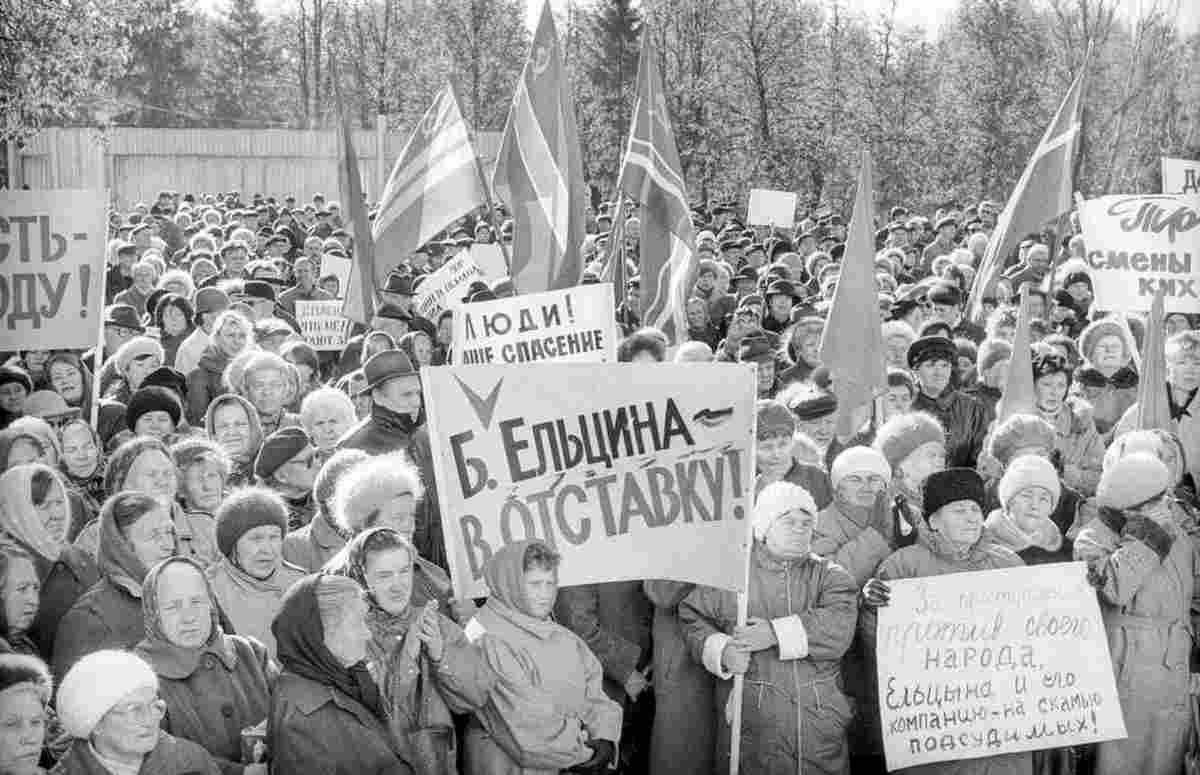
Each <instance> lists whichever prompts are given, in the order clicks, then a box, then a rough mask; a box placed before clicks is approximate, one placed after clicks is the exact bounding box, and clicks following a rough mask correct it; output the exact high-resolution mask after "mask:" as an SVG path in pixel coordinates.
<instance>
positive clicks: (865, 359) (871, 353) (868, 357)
mask: <svg viewBox="0 0 1200 775" xmlns="http://www.w3.org/2000/svg"><path fill="white" fill-rule="evenodd" d="M873 192H874V169H873V166H872V164H871V154H870V152H868V151H863V155H862V166H861V167H860V169H859V171H858V190H857V192H856V193H855V195H854V212H853V214H851V216H850V228H849V230H848V232H847V235H846V252H845V255H844V256H843V257H842V272H841V275H840V276H839V277H838V282H837V289H836V290H835V291H834V292H833V303H832V304H831V305H830V307H829V322H828V324H826V326H825V330H824V333H822V334H821V349H820V351H819V352H820V359H821V363H822V364H824V365H825V366H826V367H827V368H828V369H829V374H830V377H831V378H832V379H833V389H834V390H835V391H836V392H837V396H838V418H837V419H838V433H839V435H841V436H844V437H847V438H848V437H849V436H852V435H853V434H854V433H856V432H857V431H858V430H859V429H860V428H861V426H862V422H863V420H864V419H865V417H866V416H869V414H866V415H863V416H862V417H860V416H859V415H860V413H863V412H867V411H868V410H869V409H870V408H871V407H872V405H873V403H874V399H875V397H876V396H878V395H880V394H882V393H883V392H884V391H885V390H887V372H886V370H885V369H884V365H883V364H884V359H883V328H882V324H881V323H880V321H879V292H878V290H877V288H876V286H875V219H874V212H873V210H874V201H875V200H874V193H873Z"/></svg>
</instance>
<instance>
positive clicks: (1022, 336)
mask: <svg viewBox="0 0 1200 775" xmlns="http://www.w3.org/2000/svg"><path fill="white" fill-rule="evenodd" d="M1032 298H1033V294H1032V293H1023V294H1021V306H1020V308H1019V309H1018V310H1017V330H1016V331H1015V332H1014V334H1013V343H1012V359H1011V360H1009V362H1008V379H1007V380H1005V383H1004V392H1002V393H1001V394H1000V400H999V401H998V402H997V403H996V426H997V427H998V426H999V425H1000V423H1002V422H1004V421H1005V420H1007V419H1008V418H1009V417H1012V416H1013V415H1014V414H1037V411H1036V410H1037V395H1036V394H1035V393H1034V389H1033V356H1032V353H1031V352H1030V348H1031V347H1032V344H1031V339H1032V335H1031V334H1030V331H1029V324H1030V323H1031V322H1032V318H1033V310H1032V309H1031V308H1030V303H1031V302H1030V299H1032ZM979 376H980V378H982V377H983V375H982V374H981V375H979Z"/></svg>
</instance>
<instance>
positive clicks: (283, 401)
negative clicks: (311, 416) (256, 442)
mask: <svg viewBox="0 0 1200 775" xmlns="http://www.w3.org/2000/svg"><path fill="white" fill-rule="evenodd" d="M226 376H227V377H228V378H229V384H230V387H232V388H233V390H234V392H235V393H237V394H238V395H240V396H242V397H243V398H245V399H246V400H247V401H249V402H250V404H251V406H253V407H254V409H255V411H257V412H258V422H259V425H261V426H262V432H263V435H264V436H270V435H271V434H272V433H274V432H275V431H277V430H279V429H280V428H289V427H290V428H299V427H300V416H299V415H297V414H294V413H292V412H289V411H287V407H288V405H289V404H291V403H292V402H293V401H294V400H295V399H296V397H297V396H298V395H300V374H299V372H297V371H296V367H294V366H292V364H290V363H288V362H287V361H285V360H284V359H283V358H281V357H279V356H278V355H276V354H274V353H270V352H256V353H253V354H251V355H250V356H248V357H247V358H246V360H245V362H244V363H243V364H242V369H241V372H240V374H236V375H235V374H234V371H233V369H230V372H229V374H227V375H226Z"/></svg>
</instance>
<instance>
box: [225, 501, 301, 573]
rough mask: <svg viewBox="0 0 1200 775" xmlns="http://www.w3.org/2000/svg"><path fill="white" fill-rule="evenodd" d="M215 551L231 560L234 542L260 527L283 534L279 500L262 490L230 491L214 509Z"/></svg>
mask: <svg viewBox="0 0 1200 775" xmlns="http://www.w3.org/2000/svg"><path fill="white" fill-rule="evenodd" d="M216 519H217V548H218V549H220V550H221V554H223V555H225V556H226V557H228V558H230V559H231V560H232V559H233V550H234V548H235V547H236V546H237V542H238V539H239V538H241V537H242V536H243V535H245V534H246V533H248V532H249V531H251V530H253V529H254V528H256V527H262V526H263V525H273V526H275V527H278V528H279V532H280V535H287V530H288V511H287V506H286V505H284V502H283V498H281V497H280V496H279V494H278V493H276V492H275V491H274V490H270V489H268V488H266V487H245V488H242V489H240V490H234V491H233V492H232V493H231V494H230V495H229V496H228V497H226V498H225V500H223V501H221V505H220V506H219V507H217V513H216Z"/></svg>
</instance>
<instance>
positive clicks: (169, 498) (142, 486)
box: [75, 436, 218, 567]
mask: <svg viewBox="0 0 1200 775" xmlns="http://www.w3.org/2000/svg"><path fill="white" fill-rule="evenodd" d="M104 488H105V490H107V491H108V492H110V493H117V492H121V491H123V490H133V491H136V492H142V493H146V494H147V495H149V496H151V497H153V498H154V499H155V500H157V501H158V502H159V503H161V504H162V505H163V506H164V507H165V508H166V509H167V513H168V514H169V515H170V516H171V520H172V522H173V524H174V532H175V542H176V547H177V549H178V553H179V554H180V555H183V556H184V557H192V558H194V559H195V560H196V561H198V562H199V563H200V564H201V565H204V566H206V567H207V566H209V565H212V564H213V563H214V562H216V561H217V558H218V553H217V540H216V535H215V533H216V525H215V524H214V523H213V520H212V519H211V518H210V517H209V516H208V515H206V514H203V513H199V512H191V513H188V512H185V511H184V510H183V508H182V507H181V506H180V505H179V503H178V501H176V496H177V495H178V493H179V477H178V475H177V473H176V470H175V461H174V460H172V458H171V451H170V449H168V448H167V445H165V444H163V442H162V441H160V440H159V439H156V438H152V437H150V436H138V437H135V438H132V439H130V440H129V441H127V442H125V443H124V444H122V445H121V446H120V447H118V448H117V451H116V452H114V453H113V454H112V457H111V458H110V459H109V461H108V470H107V471H106V472H105V476H104ZM100 530H101V525H100V524H99V522H92V523H91V524H90V525H88V526H86V527H85V528H84V529H83V530H82V531H81V532H80V533H79V536H78V537H77V538H76V539H75V545H76V546H80V547H82V548H84V549H88V550H91V551H93V553H94V552H95V551H96V550H97V548H98V546H99V535H100Z"/></svg>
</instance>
